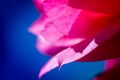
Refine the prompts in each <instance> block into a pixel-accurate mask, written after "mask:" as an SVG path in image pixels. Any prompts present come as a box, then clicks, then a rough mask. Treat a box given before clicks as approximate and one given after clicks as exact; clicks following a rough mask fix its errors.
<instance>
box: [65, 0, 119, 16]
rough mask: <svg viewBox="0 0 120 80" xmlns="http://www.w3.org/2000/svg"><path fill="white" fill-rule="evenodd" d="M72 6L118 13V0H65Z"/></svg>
mask: <svg viewBox="0 0 120 80" xmlns="http://www.w3.org/2000/svg"><path fill="white" fill-rule="evenodd" d="M66 1H67V4H68V5H69V6H71V7H74V8H79V9H84V10H89V11H94V12H100V13H112V14H120V6H119V3H120V0H109V1H108V0H66Z"/></svg>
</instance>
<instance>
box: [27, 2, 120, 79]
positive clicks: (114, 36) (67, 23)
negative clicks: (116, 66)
mask: <svg viewBox="0 0 120 80" xmlns="http://www.w3.org/2000/svg"><path fill="white" fill-rule="evenodd" d="M34 3H35V6H36V8H37V10H38V11H39V12H40V13H41V15H40V18H38V19H37V20H36V21H35V22H34V23H33V24H32V25H31V27H30V28H29V31H30V32H32V33H33V34H35V35H36V36H37V44H36V46H37V49H38V50H39V51H41V52H42V53H43V54H46V55H52V56H53V57H52V58H51V59H50V60H49V61H48V62H47V63H46V65H45V66H44V67H43V68H42V69H41V71H40V74H39V77H42V76H43V75H44V74H45V73H47V72H49V71H50V70H52V69H54V68H55V67H57V66H59V67H61V66H62V65H63V64H67V63H70V62H74V61H98V60H107V59H113V58H119V57H120V10H119V9H120V6H119V3H120V1H119V0H109V2H108V1H107V0H104V1H103V0H34Z"/></svg>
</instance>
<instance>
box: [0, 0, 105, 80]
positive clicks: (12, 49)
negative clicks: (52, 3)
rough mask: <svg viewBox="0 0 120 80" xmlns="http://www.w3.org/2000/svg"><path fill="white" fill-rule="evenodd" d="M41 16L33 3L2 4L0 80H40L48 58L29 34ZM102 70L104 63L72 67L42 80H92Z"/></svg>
mask: <svg viewBox="0 0 120 80" xmlns="http://www.w3.org/2000/svg"><path fill="white" fill-rule="evenodd" d="M38 16H39V13H38V12H37V11H36V10H35V8H34V5H33V2H32V0H1V1H0V80H39V79H38V73H39V70H40V68H41V67H42V66H43V65H44V64H45V62H46V61H47V60H48V59H49V57H47V56H43V55H41V54H40V53H39V52H38V51H37V50H36V48H35V41H36V37H35V36H34V35H32V34H31V33H29V32H28V31H27V30H28V27H29V26H30V25H31V23H32V22H33V21H34V20H36V19H37V17H38ZM102 69H103V62H94V63H70V64H68V65H64V66H63V67H62V68H61V70H60V71H59V70H58V68H56V69H54V70H52V71H51V72H49V73H48V74H46V75H45V76H43V78H42V79H41V80H91V79H92V77H94V76H95V75H96V74H98V73H100V72H101V71H102Z"/></svg>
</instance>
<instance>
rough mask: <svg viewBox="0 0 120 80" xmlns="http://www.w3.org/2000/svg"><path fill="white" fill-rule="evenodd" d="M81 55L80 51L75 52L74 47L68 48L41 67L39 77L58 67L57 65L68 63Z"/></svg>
mask: <svg viewBox="0 0 120 80" xmlns="http://www.w3.org/2000/svg"><path fill="white" fill-rule="evenodd" d="M79 57H81V54H80V53H76V52H74V50H73V49H72V48H67V49H65V50H63V51H61V52H60V53H58V54H57V55H55V56H54V57H52V58H51V59H50V60H49V61H48V62H47V63H46V64H45V66H44V67H43V68H42V69H41V71H40V73H39V77H40V78H41V77H42V76H43V75H44V74H45V73H47V72H49V71H50V70H52V69H54V68H56V67H57V66H59V65H60V66H61V65H63V64H67V63H70V62H73V61H76V60H77V59H79Z"/></svg>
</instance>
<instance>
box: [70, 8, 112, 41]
mask: <svg viewBox="0 0 120 80" xmlns="http://www.w3.org/2000/svg"><path fill="white" fill-rule="evenodd" d="M113 19H114V16H113V15H109V14H102V13H96V12H91V11H86V10H82V11H81V12H80V14H79V15H78V18H77V19H76V20H75V22H74V24H73V25H72V28H71V30H70V31H69V36H70V37H80V38H85V39H87V38H92V37H94V36H95V35H96V34H97V33H99V32H100V31H101V30H102V29H104V28H106V27H107V26H106V25H107V24H109V22H110V21H111V20H113Z"/></svg>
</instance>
